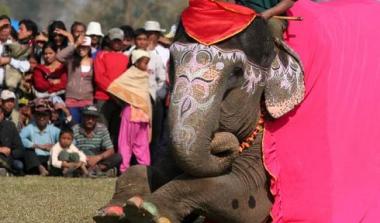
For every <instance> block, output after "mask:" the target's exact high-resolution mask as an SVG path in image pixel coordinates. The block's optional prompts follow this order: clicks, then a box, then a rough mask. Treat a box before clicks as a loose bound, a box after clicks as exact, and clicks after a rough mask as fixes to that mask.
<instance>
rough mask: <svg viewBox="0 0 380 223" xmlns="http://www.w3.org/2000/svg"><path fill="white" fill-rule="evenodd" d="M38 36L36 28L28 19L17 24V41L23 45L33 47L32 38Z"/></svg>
mask: <svg viewBox="0 0 380 223" xmlns="http://www.w3.org/2000/svg"><path fill="white" fill-rule="evenodd" d="M37 34H38V27H37V24H36V23H35V22H33V21H32V20H30V19H23V20H21V21H20V22H19V29H18V41H19V43H21V44H24V45H33V42H34V38H35V37H36V36H37Z"/></svg>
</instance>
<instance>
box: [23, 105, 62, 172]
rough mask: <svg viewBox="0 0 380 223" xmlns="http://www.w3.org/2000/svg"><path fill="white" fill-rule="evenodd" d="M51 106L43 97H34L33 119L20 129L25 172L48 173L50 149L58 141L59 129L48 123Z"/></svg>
mask: <svg viewBox="0 0 380 223" xmlns="http://www.w3.org/2000/svg"><path fill="white" fill-rule="evenodd" d="M51 111H52V108H51V107H50V104H49V102H48V101H47V100H45V99H36V100H35V101H34V102H33V105H32V113H33V117H34V121H33V122H32V123H30V124H28V125H27V126H26V127H25V128H23V129H22V130H21V133H20V137H21V141H22V144H23V146H24V148H25V157H24V160H25V170H26V171H27V173H35V172H37V171H38V173H39V174H40V175H41V176H47V175H48V174H49V172H48V170H47V164H48V161H49V157H50V150H51V148H52V147H53V145H54V144H56V143H57V142H58V136H59V129H58V128H56V127H55V126H54V125H52V124H49V121H50V115H51Z"/></svg>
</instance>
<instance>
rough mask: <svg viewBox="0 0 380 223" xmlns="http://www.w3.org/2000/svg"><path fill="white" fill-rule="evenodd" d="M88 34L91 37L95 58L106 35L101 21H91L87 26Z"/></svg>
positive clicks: (92, 53)
mask: <svg viewBox="0 0 380 223" xmlns="http://www.w3.org/2000/svg"><path fill="white" fill-rule="evenodd" d="M86 36H89V37H90V38H91V56H92V58H95V57H96V54H97V52H98V51H100V50H101V42H102V38H103V37H104V34H103V33H102V26H101V25H100V23H98V22H90V23H89V24H88V26H87V31H86Z"/></svg>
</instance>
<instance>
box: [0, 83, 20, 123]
mask: <svg viewBox="0 0 380 223" xmlns="http://www.w3.org/2000/svg"><path fill="white" fill-rule="evenodd" d="M0 98H1V108H2V109H3V112H4V120H7V121H11V122H13V123H14V124H15V125H16V126H17V125H18V124H19V116H20V114H19V112H18V111H17V110H16V109H15V106H16V95H15V93H13V92H12V91H10V90H3V91H2V92H1V95H0Z"/></svg>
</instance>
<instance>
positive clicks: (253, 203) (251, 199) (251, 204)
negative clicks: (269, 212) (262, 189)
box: [248, 196, 256, 208]
mask: <svg viewBox="0 0 380 223" xmlns="http://www.w3.org/2000/svg"><path fill="white" fill-rule="evenodd" d="M248 206H249V208H255V207H256V200H255V198H254V197H253V196H250V197H249V201H248Z"/></svg>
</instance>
